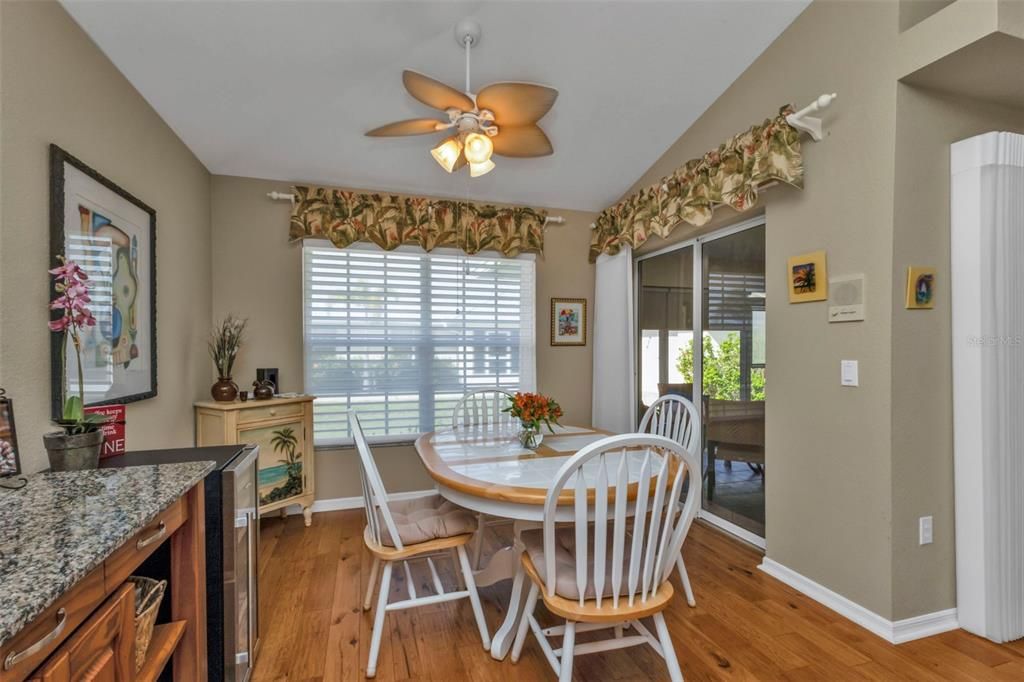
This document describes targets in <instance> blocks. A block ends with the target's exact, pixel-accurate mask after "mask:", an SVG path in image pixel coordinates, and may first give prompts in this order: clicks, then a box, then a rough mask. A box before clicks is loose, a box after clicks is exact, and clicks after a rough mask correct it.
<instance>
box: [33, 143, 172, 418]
mask: <svg viewBox="0 0 1024 682" xmlns="http://www.w3.org/2000/svg"><path fill="white" fill-rule="evenodd" d="M66 166H70V167H72V168H75V169H77V170H78V171H80V172H81V173H83V174H84V175H86V176H88V177H89V178H90V179H91V180H93V181H95V182H96V183H98V184H99V185H102V186H103V187H104V188H106V189H107V190H109V191H110V192H113V193H114V194H116V195H118V196H119V197H121V198H122V199H124V200H125V201H127V202H129V203H131V204H133V205H134V206H135V207H137V208H138V209H139V210H140V211H142V212H144V213H146V214H148V217H149V230H148V240H149V243H148V245H147V250H148V253H149V258H148V259H147V260H148V265H149V297H148V299H149V312H150V315H149V318H150V319H149V320H148V322H147V321H145V320H143V321H140V322H138V324H139V325H143V324H144V325H146V328H147V329H148V331H149V341H150V372H149V386H148V388H147V389H146V390H143V391H137V392H135V393H131V394H129V395H119V396H117V397H114V398H111V399H108V400H99V401H93V402H87V403H86V407H92V406H95V405H115V404H117V405H119V404H122V403H131V402H137V401H139V400H146V399H148V398H154V397H156V395H157V335H156V315H157V307H156V279H157V278H156V210H154V209H153V208H151V207H150V206H148V205H147V204H146V203H145V202H143V201H142V200H140V199H138V198H137V197H135V196H134V195H132V194H131V193H130V192H128V191H127V190H125V189H123V188H122V187H120V186H119V185H117V184H116V183H114V182H113V181H111V180H110V179H108V178H107V177H105V176H104V175H102V174H101V173H100V172H98V171H96V170H95V169H93V168H91V167H90V166H88V165H87V164H85V163H84V162H82V161H81V160H79V159H78V158H76V157H75V156H73V155H72V154H70V153H68V152H67V151H65V150H63V149H61V148H60V147H59V146H57V145H56V144H51V145H50V267H51V268H52V267H55V266H56V264H57V256H63V255H65V244H66V239H67V235H66V232H65V227H66V226H65V205H64V201H65V199H64V197H65V167H66ZM56 296H57V291H56V289H55V287H54V282H53V279H52V278H51V279H50V300H53V299H54V298H55V297H56ZM53 317H54V318H57V317H59V315H58V314H57V313H56V312H54V314H53ZM63 338H64V337H63V335H62V334H56V333H51V334H50V377H51V383H50V393H51V405H52V416H53V419H54V420H56V419H59V418H60V416H61V414H62V412H63V405H62V393H63V386H64V378H63V376H62V371H63V363H62V359H61V353H62V351H63Z"/></svg>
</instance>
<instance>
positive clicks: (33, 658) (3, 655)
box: [0, 566, 106, 682]
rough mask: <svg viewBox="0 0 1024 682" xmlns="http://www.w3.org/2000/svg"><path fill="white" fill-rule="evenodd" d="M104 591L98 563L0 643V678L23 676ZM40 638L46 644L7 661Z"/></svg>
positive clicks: (7, 681)
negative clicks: (25, 654) (35, 616)
mask: <svg viewBox="0 0 1024 682" xmlns="http://www.w3.org/2000/svg"><path fill="white" fill-rule="evenodd" d="M104 595H106V590H104V587H103V566H100V567H99V568H97V569H96V570H94V571H93V572H92V573H90V574H89V575H87V576H85V577H84V578H83V579H82V580H80V581H79V582H78V583H77V584H76V585H75V586H74V587H72V588H71V589H70V590H68V591H67V592H66V593H64V594H63V595H62V596H61V597H60V598H59V599H57V601H55V602H54V603H53V604H51V605H50V606H49V607H48V608H47V609H46V610H45V611H43V613H42V614H40V615H39V617H37V618H36V619H35V620H34V621H32V622H31V623H29V624H28V625H26V626H25V627H24V628H23V629H22V630H21V632H19V633H18V634H17V635H15V636H14V637H13V638H12V639H11V640H10V641H8V642H7V643H5V644H4V645H3V647H0V682H21V680H24V679H25V678H27V677H28V675H29V673H30V672H32V671H33V670H34V669H36V668H38V667H39V664H40V663H42V662H43V661H44V660H45V659H46V657H47V656H49V655H50V654H51V653H52V652H53V651H54V650H55V649H56V648H57V647H58V646H60V644H61V642H63V641H64V640H65V639H67V637H68V636H69V635H70V634H71V633H72V632H74V631H75V628H77V627H78V626H79V625H81V624H82V622H83V621H85V619H86V618H88V617H89V614H90V613H92V612H93V610H94V609H95V608H96V607H97V606H99V605H100V604H101V603H102V602H103V597H104ZM3 608H6V607H3ZM61 623H63V625H61ZM44 640H46V644H45V645H44V646H41V647H39V649H38V650H37V651H35V652H34V653H32V654H31V655H29V656H24V657H22V656H18V659H19V660H18V661H17V663H14V664H13V665H8V662H9V661H11V660H12V657H14V656H17V654H19V653H20V652H24V651H26V650H28V649H31V648H32V647H33V646H34V645H36V644H38V643H40V642H42V641H44Z"/></svg>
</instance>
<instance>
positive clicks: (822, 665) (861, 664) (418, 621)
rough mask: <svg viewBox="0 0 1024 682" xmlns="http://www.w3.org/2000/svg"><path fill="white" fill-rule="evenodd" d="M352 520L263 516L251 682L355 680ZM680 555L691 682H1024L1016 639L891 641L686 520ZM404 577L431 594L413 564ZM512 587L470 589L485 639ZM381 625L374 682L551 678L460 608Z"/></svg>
mask: <svg viewBox="0 0 1024 682" xmlns="http://www.w3.org/2000/svg"><path fill="white" fill-rule="evenodd" d="M363 525H364V521H363V512H362V510H358V511H343V512H328V513H321V514H317V515H316V516H314V517H313V526H312V527H311V528H305V527H304V526H303V522H302V516H290V517H288V518H287V519H279V518H266V519H264V520H263V530H262V533H261V542H262V545H261V552H262V555H261V557H260V586H261V606H262V611H261V621H262V626H263V628H262V629H263V635H262V644H261V651H260V654H259V659H258V661H257V664H256V667H255V671H254V675H253V681H254V682H271V681H274V682H276V681H279V680H288V681H294V682H320V681H336V680H338V681H340V680H345V681H346V682H347V681H349V680H363V679H364V672H365V668H366V655H367V649H368V648H369V642H370V627H371V622H372V621H371V616H370V614H369V613H363V612H362V608H361V605H362V596H363V594H365V590H366V581H367V580H368V578H369V574H370V563H371V560H370V555H369V553H368V552H366V550H365V549H364V547H363V544H362V529H363ZM684 553H685V557H686V565H687V567H688V569H689V572H690V579H691V582H692V583H693V588H694V592H695V593H696V597H697V608H695V609H691V608H689V607H687V606H686V602H685V600H684V599H683V598H682V589H681V588H679V585H678V582H676V584H675V586H676V588H677V590H676V592H677V594H676V597H675V598H674V600H675V603H674V604H673V605H672V606H671V607H670V608H669V610H668V611H666V614H665V615H666V620H667V621H668V624H669V628H670V630H671V632H672V638H673V641H674V642H675V648H676V653H677V655H678V657H679V661H680V665H681V666H682V669H683V675H684V676H685V677H686V679H687V680H688V681H689V680H829V681H832V680H886V681H888V680H913V681H916V680H922V681H923V680H1018V681H1020V680H1024V642H1018V643H1015V644H1011V645H1003V646H999V645H996V644H992V643H991V642H989V641H987V640H984V639H981V638H978V637H974V636H973V635H969V634H967V633H965V632H962V631H957V632H950V633H946V634H943V635H938V636H936V637H930V638H928V639H924V640H918V641H916V642H910V643H907V644H903V645H900V646H898V647H896V646H892V645H890V644H888V643H886V642H885V641H883V640H881V639H879V638H878V637H876V636H875V635H873V634H871V633H869V632H868V631H866V630H864V629H862V628H860V627H858V626H856V625H854V624H853V623H851V622H850V621H848V620H846V619H845V618H843V617H842V616H840V615H838V614H836V613H835V612H833V611H831V610H829V609H827V608H825V607H823V606H821V605H820V604H818V603H817V602H815V601H813V600H811V599H810V598H808V597H805V596H804V595H802V594H800V593H799V592H796V591H795V590H792V589H790V588H789V587H787V586H785V585H783V584H782V583H780V582H778V581H776V580H775V579H773V578H771V577H769V576H767V575H765V574H764V573H762V572H761V571H759V570H757V564H758V563H759V562H760V559H761V557H760V554H759V553H758V552H757V551H755V550H754V549H751V548H749V547H747V546H745V545H743V544H741V543H739V542H737V541H735V540H733V539H731V538H729V537H727V536H725V535H722V534H721V533H719V532H718V531H716V530H714V529H712V528H710V527H707V526H703V525H700V524H695V526H694V529H693V531H692V532H691V534H690V537H689V539H688V540H687V542H686V548H685V550H684ZM437 563H438V569H439V570H441V568H442V566H444V568H445V569H446V570H445V571H444V572H443V573H442V578H443V580H444V582H445V589H454V573H453V572H452V570H451V566H450V565H445V562H443V561H437ZM394 575H395V578H394V580H393V585H392V596H391V600H392V601H395V600H398V599H402V598H404V597H405V596H406V591H405V577H404V572H403V571H400V570H396V571H395V574H394ZM413 579H414V580H415V581H416V583H417V589H418V590H421V593H430V591H431V588H430V587H429V584H430V578H429V573H428V571H427V570H426V568H425V567H423V566H422V563H421V564H420V565H419V566H417V567H416V569H414V571H413ZM677 580H678V579H677V578H676V577H675V576H673V581H677ZM421 585H422V587H421ZM510 589H511V583H510V582H509V581H506V582H504V583H500V584H498V585H496V586H494V587H489V588H482V589H481V590H480V594H481V598H482V600H483V602H484V611H485V613H486V615H487V620H488V624H489V626H490V631H491V633H492V634H493V632H494V631H495V630H496V629H497V628H498V626H499V625H500V624H501V621H502V619H503V617H504V615H505V614H504V608H505V604H507V601H508V594H509V591H510ZM539 610H542V607H540V609H539ZM551 623H552V624H553V623H554V621H553V620H551ZM386 625H387V627H386V630H387V631H386V632H385V634H384V636H383V639H382V645H381V653H380V661H379V663H378V670H377V677H376V679H378V680H381V681H382V682H392V681H395V680H431V681H433V680H436V681H438V682H461V681H463V680H474V681H483V682H487V681H489V680H494V681H498V680H509V679H518V680H550V681H553V680H555V675H554V674H553V672H552V671H551V668H550V667H549V666H548V664H547V662H546V661H545V660H544V656H543V654H542V653H541V650H540V648H539V647H538V646H537V644H536V642H535V641H533V639H532V638H528V639H527V644H526V647H525V649H524V651H523V657H522V659H521V660H520V661H519V663H518V664H516V665H513V664H512V663H510V662H509V661H508V660H507V659H506V660H505V661H501V662H499V661H495V660H493V659H491V657H490V655H489V654H488V653H487V652H485V651H484V650H483V647H482V645H481V643H480V638H479V635H478V633H477V631H476V627H475V625H474V621H473V614H472V611H471V609H470V605H469V602H468V601H466V600H461V601H458V602H453V603H448V604H440V605H437V606H430V607H423V608H419V609H412V610H408V611H400V612H395V613H389V614H388V617H387V621H386ZM579 639H580V641H585V640H586V639H587V636H586V635H581V636H580V638H579ZM574 673H575V675H574V679H576V680H600V681H602V682H603V681H605V680H667V679H668V676H667V674H666V673H665V668H664V665H663V664H662V661H661V659H660V658H659V657H658V655H657V654H655V653H654V652H653V651H652V650H651V649H650V648H648V647H635V648H631V649H626V650H621V651H610V652H604V653H600V654H593V655H588V656H582V657H579V658H577V659H576V666H575V671H574Z"/></svg>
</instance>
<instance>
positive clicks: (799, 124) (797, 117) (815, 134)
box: [786, 92, 838, 142]
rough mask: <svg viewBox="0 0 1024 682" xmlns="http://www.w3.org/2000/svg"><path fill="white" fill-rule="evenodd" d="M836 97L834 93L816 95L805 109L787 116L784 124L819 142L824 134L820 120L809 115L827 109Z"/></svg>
mask: <svg viewBox="0 0 1024 682" xmlns="http://www.w3.org/2000/svg"><path fill="white" fill-rule="evenodd" d="M836 97H838V95H837V94H836V93H834V92H833V93H832V94H829V93H825V94H822V95H818V98H817V99H816V100H814V101H813V102H811V103H810V104H808V105H807V106H806V107H804V108H803V109H801V110H800V111H797V112H795V113H792V114H790V115H789V116H787V117H786V123H788V124H789V125H791V126H793V127H794V128H796V129H797V130H799V131H800V132H803V133H807V134H808V135H810V136H811V139H812V140H814V141H815V142H821V140H822V138H823V137H824V134H823V133H822V131H821V119H820V118H816V117H814V116H811V114H814V113H817V112H819V111H821V110H822V109H825V108H827V107H828V106H829V105H831V104H832V102H833V101H835V99H836Z"/></svg>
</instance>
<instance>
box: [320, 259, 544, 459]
mask: <svg viewBox="0 0 1024 682" xmlns="http://www.w3.org/2000/svg"><path fill="white" fill-rule="evenodd" d="M534 273H535V263H534V260H533V258H532V257H530V256H524V257H520V258H515V259H511V258H501V257H490V256H484V257H481V256H467V255H466V254H464V253H461V252H454V251H449V250H444V251H442V250H440V249H438V250H435V251H433V252H431V253H429V254H427V253H425V252H423V251H422V250H420V249H413V248H407V247H402V248H400V249H398V250H395V251H382V250H380V249H378V248H376V247H374V246H372V245H363V244H358V245H352V246H349V247H348V248H345V249H336V248H333V247H323V246H316V245H311V244H310V243H309V242H307V245H306V246H304V247H303V326H304V343H305V349H304V350H305V353H304V354H305V390H306V391H307V392H308V393H312V394H313V395H316V396H317V400H316V402H315V403H314V412H313V413H314V420H313V421H314V425H313V433H314V442H315V443H316V444H317V445H332V444H343V443H348V442H351V439H350V435H349V431H348V419H347V416H346V411H347V410H349V409H355V410H356V411H357V412H358V414H359V417H360V420H361V422H362V424H363V429H364V430H365V431H366V433H367V435H368V436H369V437H370V438H371V439H372V440H377V441H378V442H379V441H382V440H395V439H396V437H397V438H399V439H405V438H407V437H409V436H414V435H416V434H419V433H423V432H425V431H433V430H436V429H439V428H445V427H447V426H448V425H449V424H450V423H451V411H452V409H453V408H454V406H455V403H456V402H457V401H458V399H459V398H460V397H462V395H463V394H465V393H467V392H469V391H472V390H475V389H478V388H486V387H493V386H500V387H502V388H505V389H509V390H532V389H533V386H534V381H535V377H534V373H535V358H534V355H535V332H534V317H535V314H534V297H535V280H534Z"/></svg>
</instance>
